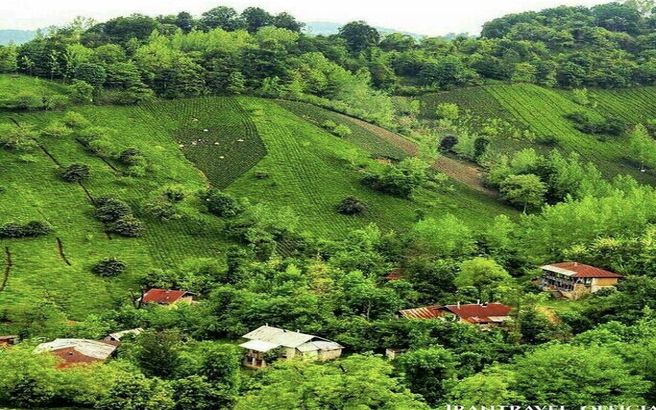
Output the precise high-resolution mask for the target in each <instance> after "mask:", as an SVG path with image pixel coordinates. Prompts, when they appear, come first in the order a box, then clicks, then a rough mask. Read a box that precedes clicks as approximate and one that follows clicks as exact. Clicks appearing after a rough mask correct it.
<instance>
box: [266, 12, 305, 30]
mask: <svg viewBox="0 0 656 410" xmlns="http://www.w3.org/2000/svg"><path fill="white" fill-rule="evenodd" d="M273 25H274V26H276V27H278V28H284V29H286V30H289V31H294V32H296V33H300V32H301V30H302V29H303V26H304V24H303V23H301V22H299V21H297V20H296V18H294V16H292V15H291V14H289V13H280V14H277V15H276V16H275V17H273Z"/></svg>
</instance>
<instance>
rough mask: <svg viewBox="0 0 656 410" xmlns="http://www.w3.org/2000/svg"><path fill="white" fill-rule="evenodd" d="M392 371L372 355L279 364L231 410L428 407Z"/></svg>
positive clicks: (419, 409) (387, 364)
mask: <svg viewBox="0 0 656 410" xmlns="http://www.w3.org/2000/svg"><path fill="white" fill-rule="evenodd" d="M391 373H392V367H391V365H390V364H389V363H387V362H386V361H385V360H383V359H382V358H379V357H376V356H362V355H352V356H349V357H347V358H345V359H343V360H340V361H338V362H331V363H326V364H316V363H311V362H303V361H297V360H291V361H285V362H279V363H277V364H276V365H275V366H274V367H273V368H272V369H270V370H269V371H267V372H266V373H264V374H263V380H262V383H261V384H260V386H261V387H260V388H259V389H257V390H252V391H250V392H249V393H247V394H246V395H244V396H242V397H240V398H239V400H238V401H237V406H236V407H235V408H236V409H237V410H246V409H260V408H276V409H292V408H314V409H327V408H349V409H351V408H352V409H356V408H363V409H364V408H390V409H417V410H421V409H428V406H426V404H425V403H423V402H422V401H420V400H418V399H417V398H416V397H415V396H414V395H413V394H412V393H410V392H409V391H408V390H407V389H406V388H405V387H403V386H402V385H400V384H399V382H398V381H396V379H394V378H392V377H391Z"/></svg>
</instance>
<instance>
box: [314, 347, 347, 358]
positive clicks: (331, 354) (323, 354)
mask: <svg viewBox="0 0 656 410" xmlns="http://www.w3.org/2000/svg"><path fill="white" fill-rule="evenodd" d="M341 355H342V349H335V350H322V351H320V352H319V355H318V357H317V359H319V360H322V361H324V360H334V359H337V358H338V357H340V356H341Z"/></svg>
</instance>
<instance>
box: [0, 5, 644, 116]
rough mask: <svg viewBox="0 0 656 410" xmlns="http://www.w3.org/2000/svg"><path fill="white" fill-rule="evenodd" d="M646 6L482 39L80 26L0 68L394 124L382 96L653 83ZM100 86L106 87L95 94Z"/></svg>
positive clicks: (8, 50) (198, 21)
mask: <svg viewBox="0 0 656 410" xmlns="http://www.w3.org/2000/svg"><path fill="white" fill-rule="evenodd" d="M655 21H656V17H654V15H653V14H652V12H651V10H649V9H648V8H646V7H644V6H642V5H635V4H633V3H630V2H629V3H626V4H619V3H610V4H605V5H599V6H595V7H592V8H586V7H558V8H554V9H547V10H544V11H541V12H527V13H522V14H517V15H509V16H505V17H502V18H499V19H496V20H493V21H491V22H489V23H487V24H486V25H485V26H484V28H483V31H482V34H481V36H480V37H479V38H472V37H464V36H461V37H458V38H456V39H453V40H447V39H444V38H440V37H428V38H424V39H422V40H416V39H415V38H413V37H411V36H408V35H403V34H398V33H394V34H389V35H382V34H381V33H379V32H378V31H377V30H376V29H375V28H373V27H371V26H369V25H367V24H366V23H364V22H352V23H348V24H346V25H344V26H343V27H342V28H341V29H340V31H339V34H336V35H332V36H309V35H306V34H304V33H303V32H302V27H303V24H302V23H300V22H298V21H297V20H296V19H295V18H294V17H293V16H291V15H289V14H286V13H281V14H278V15H272V14H270V13H268V12H266V11H265V10H262V9H259V8H252V7H251V8H247V9H245V10H244V11H243V12H242V13H237V12H236V11H235V10H234V9H231V8H229V7H217V8H214V9H212V10H209V11H207V12H205V13H203V14H202V15H201V16H199V17H198V18H195V17H193V16H191V15H190V14H189V13H186V12H181V13H179V14H177V15H171V16H159V17H155V18H152V17H148V16H143V15H132V16H128V17H119V18H116V19H112V20H109V21H107V22H104V23H100V24H92V23H90V22H88V21H86V20H83V19H78V20H76V21H75V22H74V23H72V24H71V25H69V26H67V27H62V28H56V29H52V30H50V31H49V32H48V34H47V35H46V36H42V37H39V38H37V39H35V40H33V41H31V42H29V43H26V44H23V45H21V46H19V47H15V46H6V47H2V48H0V72H16V71H18V72H22V73H26V74H30V75H36V76H40V77H44V78H50V79H61V80H64V81H67V82H74V81H77V82H84V83H85V84H87V85H91V86H92V87H93V89H95V90H96V92H95V93H94V95H92V96H91V97H90V98H95V99H96V100H97V101H98V99H99V100H100V101H101V102H103V101H104V102H112V103H134V102H138V101H141V100H143V99H147V98H150V97H151V96H152V94H153V92H154V94H155V95H158V96H162V97H167V98H175V97H188V96H197V95H202V94H207V93H213V94H239V93H244V92H250V93H252V92H257V93H260V94H263V95H267V96H272V97H288V98H306V99H307V98H309V99H310V101H312V102H317V103H323V104H326V105H329V106H332V108H335V109H339V110H342V111H347V110H349V109H351V110H355V111H356V112H355V113H356V114H359V115H360V116H363V117H366V118H368V119H373V120H378V121H379V122H386V121H387V122H389V120H390V118H391V117H390V116H391V111H392V108H391V104H390V102H389V99H387V98H386V97H385V95H384V94H381V93H380V92H381V91H385V92H388V93H402V94H403V93H406V94H408V93H410V94H412V93H418V92H424V91H432V90H436V89H448V88H453V87H460V86H467V85H475V84H480V83H483V82H488V81H506V82H526V83H536V84H540V85H544V86H560V87H572V88H573V87H582V86H592V87H625V86H630V85H636V84H654V83H655V82H656V57H654V51H655V50H656V46H654V41H653V36H654V34H653V30H654V26H655V25H656V23H654V22H655ZM101 88H105V89H107V90H108V91H107V92H105V93H99V92H97V91H98V90H100V89H101Z"/></svg>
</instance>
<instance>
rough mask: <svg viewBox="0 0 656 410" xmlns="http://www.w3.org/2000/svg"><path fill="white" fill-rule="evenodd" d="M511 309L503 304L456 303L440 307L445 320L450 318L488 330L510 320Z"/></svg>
mask: <svg viewBox="0 0 656 410" xmlns="http://www.w3.org/2000/svg"><path fill="white" fill-rule="evenodd" d="M511 311H512V307H510V306H507V305H504V304H503V303H467V304H461V303H457V304H455V305H446V306H442V312H443V314H444V317H445V318H447V319H448V318H449V317H451V318H452V319H454V320H458V321H460V322H462V323H469V324H472V325H478V326H480V327H482V328H490V327H494V326H498V325H501V324H503V323H505V322H507V321H509V320H510V319H511V317H510V312H511Z"/></svg>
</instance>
